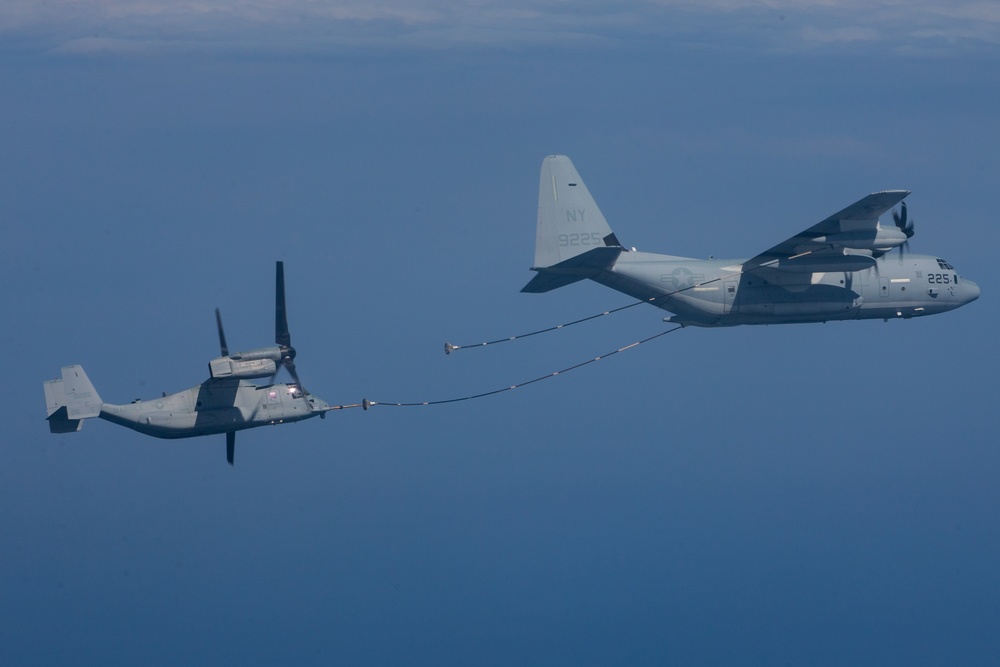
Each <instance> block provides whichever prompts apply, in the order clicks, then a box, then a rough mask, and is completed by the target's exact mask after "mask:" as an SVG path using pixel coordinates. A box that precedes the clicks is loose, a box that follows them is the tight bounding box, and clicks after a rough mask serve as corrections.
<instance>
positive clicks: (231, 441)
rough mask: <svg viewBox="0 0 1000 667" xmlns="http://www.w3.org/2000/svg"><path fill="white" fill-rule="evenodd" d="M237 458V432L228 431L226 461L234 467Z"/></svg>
mask: <svg viewBox="0 0 1000 667" xmlns="http://www.w3.org/2000/svg"><path fill="white" fill-rule="evenodd" d="M235 457H236V431H226V460H227V461H229V465H233V459H234V458H235Z"/></svg>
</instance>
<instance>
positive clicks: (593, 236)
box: [559, 232, 604, 248]
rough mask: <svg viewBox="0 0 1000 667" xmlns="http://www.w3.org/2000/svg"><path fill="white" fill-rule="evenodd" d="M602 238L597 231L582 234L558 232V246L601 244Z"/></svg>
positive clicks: (602, 242)
mask: <svg viewBox="0 0 1000 667" xmlns="http://www.w3.org/2000/svg"><path fill="white" fill-rule="evenodd" d="M603 244H604V239H603V238H602V237H601V235H600V234H598V233H597V232H590V233H589V234H588V233H583V234H560V235H559V246H560V247H563V248H565V247H566V246H583V245H603Z"/></svg>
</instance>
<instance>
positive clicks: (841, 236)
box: [811, 225, 910, 252]
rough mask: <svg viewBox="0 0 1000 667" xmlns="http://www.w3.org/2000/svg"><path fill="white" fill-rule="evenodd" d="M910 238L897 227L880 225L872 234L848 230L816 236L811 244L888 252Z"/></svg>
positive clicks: (867, 231)
mask: <svg viewBox="0 0 1000 667" xmlns="http://www.w3.org/2000/svg"><path fill="white" fill-rule="evenodd" d="M909 238H910V237H909V236H907V235H906V233H905V232H904V231H903V230H901V229H899V228H898V227H883V226H881V225H879V226H878V228H877V229H876V230H875V234H872V233H871V232H870V231H869V230H861V229H859V230H850V231H844V232H838V233H836V234H828V235H827V236H818V237H815V238H813V239H811V240H812V242H813V243H833V244H836V245H839V246H841V247H844V248H850V249H851V250H872V251H877V252H888V251H890V250H892V249H893V248H898V247H899V246H901V245H903V244H904V243H906V241H907V239H909Z"/></svg>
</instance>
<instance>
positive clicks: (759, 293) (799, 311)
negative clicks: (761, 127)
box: [521, 155, 979, 327]
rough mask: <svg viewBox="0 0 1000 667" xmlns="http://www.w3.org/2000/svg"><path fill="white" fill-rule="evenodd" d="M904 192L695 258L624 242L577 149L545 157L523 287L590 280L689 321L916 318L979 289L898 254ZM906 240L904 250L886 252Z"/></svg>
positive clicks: (904, 223)
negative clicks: (742, 254)
mask: <svg viewBox="0 0 1000 667" xmlns="http://www.w3.org/2000/svg"><path fill="white" fill-rule="evenodd" d="M908 194H910V193H909V192H908V191H906V190H888V191H885V192H876V193H874V194H870V195H868V196H867V197H865V198H863V199H861V200H860V201H858V202H855V203H854V204H851V205H850V206H848V207H847V208H845V209H844V210H842V211H839V212H838V213H834V214H833V215H831V216H830V217H828V218H827V219H825V220H823V221H822V222H820V223H818V224H815V225H813V226H812V227H810V228H809V229H807V230H805V231H804V232H800V233H799V234H796V235H795V236H793V237H791V238H790V239H788V240H786V241H782V242H781V243H779V244H778V245H776V246H774V247H772V248H769V249H768V250H765V251H764V252H762V253H760V254H759V255H756V256H755V257H751V258H750V259H736V260H732V259H729V260H718V259H708V260H699V259H692V258H689V257H676V256H673V255H658V254H653V253H647V252H637V251H636V250H635V249H634V248H632V249H631V250H627V249H626V248H625V247H623V246H622V244H621V243H620V242H619V241H618V238H617V236H615V234H614V232H612V231H611V228H610V227H609V226H608V223H607V222H606V221H605V219H604V216H603V215H601V211H600V209H598V208H597V204H596V203H595V202H594V199H593V197H591V195H590V193H589V192H588V191H587V188H586V186H585V185H584V184H583V180H582V179H581V178H580V175H579V174H578V173H577V171H576V169H575V168H574V167H573V163H572V162H571V161H570V159H569V158H568V157H566V156H563V155H553V156H550V157H547V158H545V160H544V161H543V162H542V173H541V181H540V184H539V192H538V226H537V236H536V243H535V264H534V266H533V267H532V270H533V271H536V272H537V273H538V275H536V276H535V277H534V278H533V279H532V280H531V281H530V282H529V283H528V284H527V285H525V287H524V288H523V289H522V290H521V291H522V292H548V291H550V290H553V289H556V288H558V287H563V286H564V285H569V284H571V283H574V282H577V281H579V280H583V279H585V278H587V279H590V280H593V281H595V282H597V283H600V284H602V285H605V286H607V287H610V288H612V289H615V290H618V291H619V292H624V293H625V294H628V295H629V296H632V297H635V298H636V299H639V300H641V301H646V302H648V303H651V304H653V305H655V306H657V307H659V308H662V309H664V310H667V311H669V312H671V313H674V315H673V316H671V317H669V318H666V320H667V321H668V322H673V323H676V324H680V325H683V326H700V327H719V326H734V325H738V324H785V323H793V322H826V321H829V320H855V319H876V318H878V319H883V320H889V319H891V318H911V317H918V316H923V315H933V314H936V313H943V312H945V311H948V310H954V309H955V308H958V307H960V306H963V305H965V304H967V303H969V302H971V301H975V300H976V299H977V298H979V287H978V286H977V285H976V284H975V283H974V282H972V281H971V280H968V279H966V278H965V277H961V276H959V273H958V271H956V270H955V268H954V267H953V266H952V265H951V264H950V263H948V262H946V261H945V260H943V259H939V258H937V257H934V256H928V255H915V254H909V253H905V254H904V252H903V250H904V246H905V245H906V243H907V242H908V241H909V239H910V237H912V236H913V222H912V220H908V219H907V212H906V204H905V203H903V204H902V205H901V207H900V211H899V212H896V211H895V210H894V211H893V216H892V217H893V222H894V223H895V224H891V225H882V224H880V223H879V216H881V215H882V214H883V213H885V212H886V211H888V210H889V209H891V208H893V207H894V206H895V205H896V204H899V203H900V202H902V201H903V198H904V197H906V196H907V195H908ZM897 248H898V249H899V257H898V258H895V257H890V256H888V253H889V252H890V251H891V250H894V249H897Z"/></svg>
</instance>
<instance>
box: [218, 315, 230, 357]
mask: <svg viewBox="0 0 1000 667" xmlns="http://www.w3.org/2000/svg"><path fill="white" fill-rule="evenodd" d="M215 325H216V326H217V327H218V328H219V348H220V349H221V350H222V356H224V357H228V356H229V346H227V345H226V333H225V332H224V331H223V330H222V315H221V314H220V313H219V309H218V308H216V309H215Z"/></svg>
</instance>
